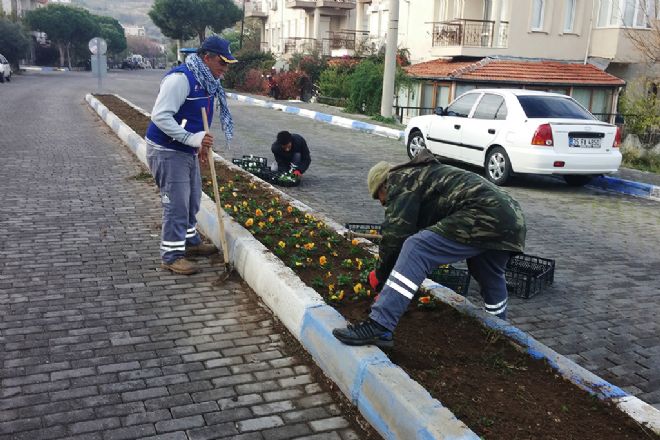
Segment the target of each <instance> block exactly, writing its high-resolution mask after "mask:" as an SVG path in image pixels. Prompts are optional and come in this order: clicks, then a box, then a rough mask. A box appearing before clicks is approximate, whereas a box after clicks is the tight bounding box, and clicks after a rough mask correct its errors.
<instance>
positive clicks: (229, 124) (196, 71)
mask: <svg viewBox="0 0 660 440" xmlns="http://www.w3.org/2000/svg"><path fill="white" fill-rule="evenodd" d="M186 66H188V69H190V71H191V72H192V73H193V75H194V76H195V79H196V80H197V81H198V82H199V83H200V84H201V85H202V87H204V90H206V93H208V94H209V95H214V96H215V97H216V99H217V100H218V104H219V106H220V121H221V122H222V131H224V132H225V138H226V139H227V143H229V141H231V138H232V137H234V121H233V120H232V118H231V113H229V107H228V106H227V95H225V89H223V88H222V84H220V80H219V79H215V78H214V77H213V75H212V74H211V70H210V69H209V68H208V66H207V65H206V64H204V61H202V59H201V58H200V57H199V56H198V55H197V54H196V53H194V54H191V55H189V56H188V57H187V58H186Z"/></svg>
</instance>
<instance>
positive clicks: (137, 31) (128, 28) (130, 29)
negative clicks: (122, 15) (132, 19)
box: [120, 23, 147, 37]
mask: <svg viewBox="0 0 660 440" xmlns="http://www.w3.org/2000/svg"><path fill="white" fill-rule="evenodd" d="M120 24H121V27H122V28H124V34H125V35H126V36H127V37H144V36H146V35H147V33H146V31H145V29H144V26H138V25H134V24H123V23H120Z"/></svg>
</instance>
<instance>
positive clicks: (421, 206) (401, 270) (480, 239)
mask: <svg viewBox="0 0 660 440" xmlns="http://www.w3.org/2000/svg"><path fill="white" fill-rule="evenodd" d="M367 184H368V187H369V192H370V193H371V196H372V197H373V198H374V199H378V200H380V203H381V204H382V205H383V206H385V221H384V223H383V225H382V233H383V238H382V241H381V244H380V250H379V251H380V259H379V264H378V267H377V269H376V270H375V271H372V272H371V273H370V274H369V284H370V285H371V287H373V288H374V289H375V290H377V291H379V290H381V289H382V291H381V292H380V294H379V295H378V298H377V300H376V301H375V302H374V304H373V306H372V307H371V313H370V315H369V318H368V319H367V320H366V321H363V322H360V323H358V324H355V325H349V326H348V327H347V328H339V329H335V330H333V334H334V335H335V337H336V338H337V339H339V340H340V341H341V342H343V343H345V344H348V345H368V344H375V345H378V346H381V347H391V346H392V345H393V341H392V332H393V331H394V328H395V327H396V325H397V323H398V322H399V319H400V318H401V316H402V315H403V313H404V312H405V311H406V309H407V307H408V304H409V303H410V301H411V299H412V298H413V296H414V295H415V292H417V289H418V288H419V286H420V284H421V283H422V281H424V279H425V278H426V277H427V276H428V275H429V274H430V273H431V271H432V270H433V269H435V268H437V267H438V266H440V265H442V264H450V263H455V262H457V261H460V260H463V259H467V265H468V268H469V270H470V274H471V275H472V276H473V277H474V278H475V279H476V280H477V282H478V283H479V286H480V287H481V295H482V297H483V299H484V303H485V308H486V311H487V312H488V313H491V314H493V315H495V316H497V317H500V318H502V319H506V306H507V290H506V280H505V278H504V271H505V269H506V265H507V263H508V261H509V258H510V257H511V255H512V254H513V253H518V252H522V251H523V248H524V245H525V232H526V227H525V218H524V216H523V213H522V210H521V208H520V206H519V205H518V203H517V202H516V201H515V200H513V199H512V198H511V197H510V196H509V195H508V194H507V193H506V192H504V191H503V190H501V189H499V188H498V187H497V186H495V185H494V184H492V183H490V182H488V181H486V180H485V179H484V178H482V177H481V176H478V175H477V174H474V173H472V172H469V171H464V170H461V169H458V168H454V167H452V166H449V165H443V164H441V163H440V162H439V161H438V160H437V159H436V158H435V157H434V156H433V155H432V154H431V153H430V152H428V151H426V150H425V151H422V152H421V153H419V154H418V155H417V156H416V157H415V159H413V160H412V161H410V162H408V163H405V164H403V165H399V166H396V167H392V165H390V164H388V163H387V162H379V163H378V164H376V165H375V166H374V167H373V168H371V170H370V171H369V175H368V178H367Z"/></svg>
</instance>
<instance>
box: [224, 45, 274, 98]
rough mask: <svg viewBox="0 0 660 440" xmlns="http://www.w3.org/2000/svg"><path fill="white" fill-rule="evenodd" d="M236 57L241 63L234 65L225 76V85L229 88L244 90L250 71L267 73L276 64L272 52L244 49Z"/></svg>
mask: <svg viewBox="0 0 660 440" xmlns="http://www.w3.org/2000/svg"><path fill="white" fill-rule="evenodd" d="M235 56H236V58H237V59H238V60H240V62H238V63H236V64H233V65H232V66H231V67H230V68H229V70H228V71H227V73H226V74H225V79H224V81H223V85H224V86H225V87H227V88H236V89H239V90H244V89H243V88H242V87H243V85H244V84H245V81H246V80H247V74H248V72H249V71H250V70H255V69H256V70H259V71H260V72H267V71H269V70H270V68H271V67H273V64H275V58H273V54H272V53H270V52H268V53H266V52H261V51H258V50H250V49H243V50H239V51H237V52H236V54H235Z"/></svg>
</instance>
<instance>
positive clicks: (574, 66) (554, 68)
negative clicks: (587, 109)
mask: <svg viewBox="0 0 660 440" xmlns="http://www.w3.org/2000/svg"><path fill="white" fill-rule="evenodd" d="M406 71H407V72H408V74H409V75H410V76H412V77H415V78H424V79H446V80H457V81H466V82H467V81H471V82H489V83H498V84H516V85H522V84H526V85H564V86H571V87H572V86H576V85H588V86H608V87H622V86H624V85H625V81H624V80H622V79H620V78H617V77H616V76H613V75H610V74H609V73H607V72H605V71H603V70H601V69H599V68H598V67H596V66H594V65H592V64H581V63H580V64H578V63H565V62H561V61H542V60H538V61H537V60H530V61H524V60H504V59H493V58H484V59H483V60H480V61H451V60H442V59H438V60H433V61H427V62H424V63H419V64H415V65H413V66H409V67H407V68H406Z"/></svg>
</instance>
